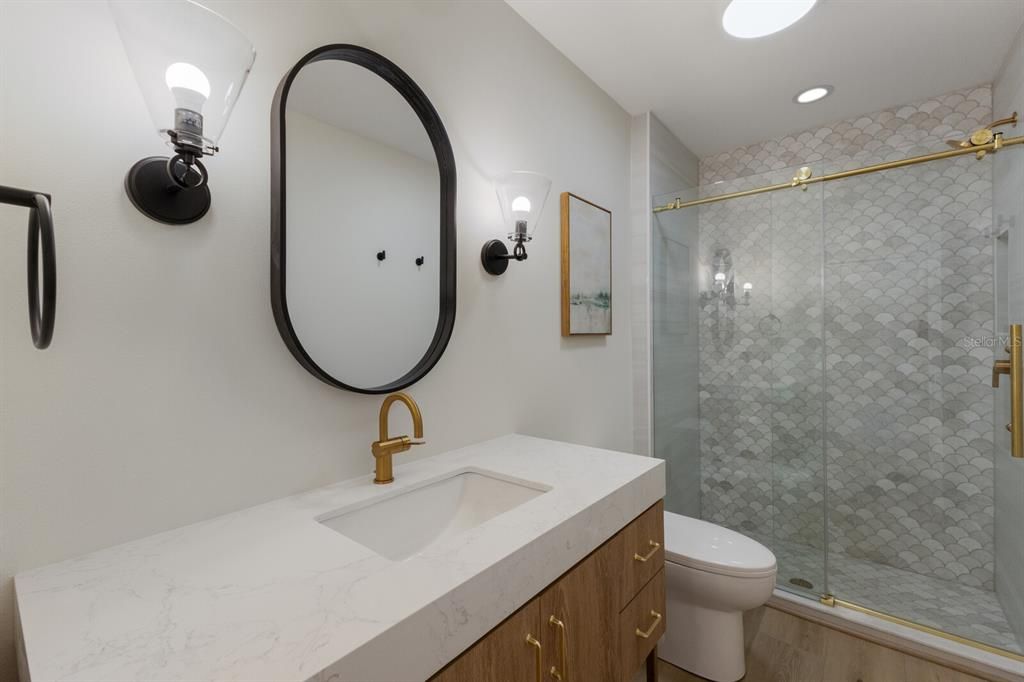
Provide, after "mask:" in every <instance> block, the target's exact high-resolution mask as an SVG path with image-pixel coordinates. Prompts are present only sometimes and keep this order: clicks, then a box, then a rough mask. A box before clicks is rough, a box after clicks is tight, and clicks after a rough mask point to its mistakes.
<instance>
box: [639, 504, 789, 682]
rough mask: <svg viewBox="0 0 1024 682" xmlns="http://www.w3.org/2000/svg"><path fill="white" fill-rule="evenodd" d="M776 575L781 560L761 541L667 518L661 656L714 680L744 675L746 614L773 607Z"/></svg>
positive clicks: (732, 681) (678, 517) (708, 525)
mask: <svg viewBox="0 0 1024 682" xmlns="http://www.w3.org/2000/svg"><path fill="white" fill-rule="evenodd" d="M775 572H776V564H775V555H774V554H772V553H771V550H769V549H768V548H767V547H765V546H764V545H762V544H761V543H759V542H757V541H755V540H752V539H750V538H748V537H746V536H745V535H741V534H739V533H736V532H734V531H731V530H729V529H727V528H722V527H721V526H716V525H715V524H713V523H708V522H707V521H701V520H699V519H694V518H690V517H689V516H681V515H679V514H673V513H671V512H665V589H666V601H667V605H666V607H667V609H668V613H667V614H666V622H667V630H666V632H665V637H664V639H662V640H661V643H660V644H659V646H658V656H659V657H660V658H663V659H665V660H666V661H668V662H669V663H671V664H672V665H674V666H676V667H678V668H682V669H684V670H688V671H690V672H692V673H695V674H697V675H700V676H701V677H706V678H708V679H709V680H715V682H735V681H736V680H738V679H740V678H741V677H743V675H745V674H746V665H745V664H744V656H743V612H744V611H748V610H750V609H753V608H757V607H758V606H760V605H762V604H764V603H765V602H766V601H768V598H769V597H770V596H771V594H772V590H773V589H774V587H775Z"/></svg>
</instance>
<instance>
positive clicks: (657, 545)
mask: <svg viewBox="0 0 1024 682" xmlns="http://www.w3.org/2000/svg"><path fill="white" fill-rule="evenodd" d="M649 544H650V547H651V551H650V552H648V553H647V554H645V555H643V556H641V555H640V554H639V553H636V554H634V555H633V559H635V560H636V561H639V562H640V563H642V564H646V563H647V561H648V560H649V559H650V558H651V557H652V556H654V554H655V552H657V551H658V550H659V549H661V543H660V542H655V541H654V540H651V541H650V543H649Z"/></svg>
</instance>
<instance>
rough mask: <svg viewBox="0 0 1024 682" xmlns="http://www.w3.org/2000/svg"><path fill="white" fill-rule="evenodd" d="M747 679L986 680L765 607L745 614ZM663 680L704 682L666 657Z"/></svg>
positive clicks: (813, 681)
mask: <svg viewBox="0 0 1024 682" xmlns="http://www.w3.org/2000/svg"><path fill="white" fill-rule="evenodd" d="M743 634H744V637H745V639H746V652H747V675H746V677H744V678H743V680H744V682H984V681H983V680H982V679H981V678H978V677H973V676H971V675H967V674H964V673H961V672H959V671H956V670H952V669H950V668H944V667H942V666H941V665H937V664H935V663H931V662H929V661H925V660H922V659H920V658H916V657H914V656H910V655H908V654H904V653H900V652H899V651H896V650H894V649H889V648H887V647H884V646H880V645H878V644H874V643H872V642H868V641H866V640H863V639H859V638H857V637H852V636H850V635H847V634H844V633H842V632H839V631H838V630H833V629H831V628H827V627H824V626H822V625H818V624H817V623H812V622H811V621H809V620H804V619H803V618H799V617H797V616H794V615H791V614H788V613H784V612H782V611H778V610H776V609H773V608H770V607H767V606H764V607H761V608H759V609H755V610H754V611H750V612H748V613H747V614H745V616H744V632H743ZM658 679H659V681H660V682H703V680H704V678H703V677H697V676H696V675H692V674H690V673H688V672H686V671H685V670H680V669H679V668H676V667H674V666H671V665H669V664H668V663H666V662H665V661H661V662H660V665H659V668H658Z"/></svg>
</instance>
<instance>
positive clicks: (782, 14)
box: [722, 0, 818, 38]
mask: <svg viewBox="0 0 1024 682" xmlns="http://www.w3.org/2000/svg"><path fill="white" fill-rule="evenodd" d="M817 1H818V0H732V2H730V3H729V6H728V7H726V8H725V14H723V15H722V27H723V28H724V29H725V32H726V33H728V34H729V35H732V36H736V37H737V38H760V37H761V36H766V35H771V34H772V33H776V32H778V31H781V30H782V29H784V28H786V27H788V26H792V25H793V24H795V23H796V22H798V21H800V19H802V18H803V16H804V15H805V14H807V13H808V12H810V11H811V8H812V7H814V4H815V3H816V2H817Z"/></svg>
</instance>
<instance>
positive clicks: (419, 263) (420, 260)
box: [416, 256, 423, 267]
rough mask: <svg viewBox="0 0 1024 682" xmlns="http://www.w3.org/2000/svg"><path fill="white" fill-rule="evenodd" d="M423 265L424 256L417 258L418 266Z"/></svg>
mask: <svg viewBox="0 0 1024 682" xmlns="http://www.w3.org/2000/svg"><path fill="white" fill-rule="evenodd" d="M421 265H423V256H420V257H419V258H417V259H416V266H417V267H419V266H421Z"/></svg>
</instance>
